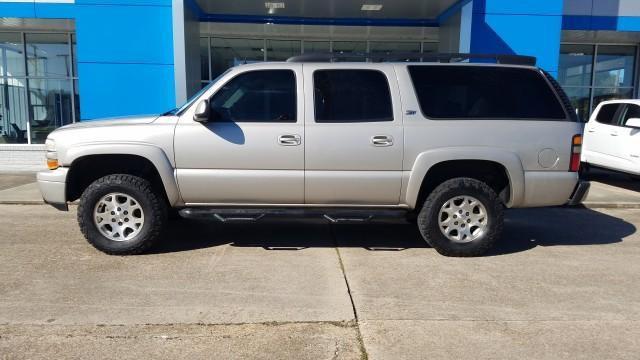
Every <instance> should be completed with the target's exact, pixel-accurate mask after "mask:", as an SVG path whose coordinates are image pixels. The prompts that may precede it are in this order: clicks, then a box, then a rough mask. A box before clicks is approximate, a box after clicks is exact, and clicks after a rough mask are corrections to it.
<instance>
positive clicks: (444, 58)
mask: <svg viewBox="0 0 640 360" xmlns="http://www.w3.org/2000/svg"><path fill="white" fill-rule="evenodd" d="M338 60H342V61H344V60H347V61H348V60H353V61H358V60H360V61H364V60H369V61H371V62H389V61H395V62H409V61H410V62H439V63H454V62H464V61H469V62H473V61H478V60H492V61H494V62H495V63H496V64H509V65H529V66H535V65H536V62H537V59H536V58H535V57H533V56H523V55H505V54H463V53H426V54H424V53H414V52H386V53H362V52H348V53H342V52H328V53H309V54H302V55H297V56H292V57H290V58H288V59H287V62H297V63H304V62H335V61H338ZM481 62H486V61H481Z"/></svg>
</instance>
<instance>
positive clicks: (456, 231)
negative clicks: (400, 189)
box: [418, 178, 503, 257]
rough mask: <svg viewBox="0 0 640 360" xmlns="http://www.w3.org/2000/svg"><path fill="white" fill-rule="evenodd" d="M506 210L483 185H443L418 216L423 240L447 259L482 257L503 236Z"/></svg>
mask: <svg viewBox="0 0 640 360" xmlns="http://www.w3.org/2000/svg"><path fill="white" fill-rule="evenodd" d="M502 225H503V206H502V203H501V201H500V199H499V198H498V196H497V195H496V193H495V191H493V189H491V188H490V187H489V186H488V185H487V184H485V183H484V182H482V181H479V180H476V179H472V178H455V179H451V180H447V181H445V182H443V183H442V184H440V185H439V186H438V187H436V188H435V190H433V192H432V193H431V194H430V195H429V196H428V197H427V199H426V201H425V202H424V205H423V207H422V210H421V211H420V213H419V214H418V227H419V229H420V233H421V234H422V237H423V238H424V239H425V241H427V243H429V245H431V246H432V247H433V248H434V249H436V251H438V252H439V253H440V254H442V255H445V256H458V257H468V256H479V255H482V254H484V253H485V252H486V251H487V250H489V249H490V248H491V247H492V246H493V244H494V243H495V242H496V240H498V238H499V237H500V235H501V233H502Z"/></svg>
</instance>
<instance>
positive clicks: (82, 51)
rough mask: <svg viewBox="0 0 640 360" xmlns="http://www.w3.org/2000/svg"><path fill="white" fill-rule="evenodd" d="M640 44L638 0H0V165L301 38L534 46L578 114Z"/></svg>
mask: <svg viewBox="0 0 640 360" xmlns="http://www.w3.org/2000/svg"><path fill="white" fill-rule="evenodd" d="M639 44H640V0H518V1H514V0H324V1H323V0H320V1H319V0H264V1H258V0H19V1H7V0H0V171H2V170H5V171H6V170H26V169H35V168H39V167H41V166H42V163H43V161H42V152H43V145H42V144H43V143H44V140H45V139H46V136H47V134H48V133H49V132H51V131H52V130H54V129H55V128H57V127H60V126H62V125H65V124H70V123H73V122H77V121H88V120H93V119H98V118H104V117H112V116H124V115H138V114H153V113H156V114H159V113H162V112H165V111H167V110H169V109H172V108H174V107H176V105H179V104H181V103H183V102H184V101H185V100H186V99H187V98H188V97H189V96H190V95H192V94H194V93H195V92H197V91H198V90H199V89H200V88H202V87H203V86H205V85H206V84H207V83H209V82H211V81H213V80H214V79H215V78H216V77H217V76H218V75H219V74H221V73H222V72H223V71H225V70H226V69H227V68H229V67H232V66H234V65H238V64H243V63H249V62H258V61H282V60H286V59H287V58H289V57H291V56H294V55H299V54H302V53H310V52H327V51H332V52H342V53H350V52H357V53H369V54H374V55H375V54H385V53H393V52H402V53H415V54H420V53H437V52H441V53H459V52H461V53H469V52H470V53H491V54H518V55H530V56H535V57H536V58H537V64H538V66H540V67H541V68H543V69H545V70H547V71H548V72H550V73H551V74H553V75H554V76H556V78H557V79H558V81H559V82H560V84H561V85H562V86H563V87H564V89H565V90H566V92H567V94H568V95H569V97H570V98H571V100H572V102H573V104H574V106H575V107H576V109H577V112H578V114H579V116H580V117H581V118H582V119H586V118H588V116H589V114H590V112H591V110H592V109H593V108H594V107H595V106H596V105H597V104H598V103H599V102H600V101H603V100H607V99H618V98H635V97H637V96H638V81H639V78H638V74H639V71H638V69H637V67H638V61H637V59H638V56H639V48H638V45H639ZM362 61H367V57H366V56H363V57H362Z"/></svg>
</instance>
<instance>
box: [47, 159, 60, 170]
mask: <svg viewBox="0 0 640 360" xmlns="http://www.w3.org/2000/svg"><path fill="white" fill-rule="evenodd" d="M47 167H48V168H49V170H55V169H57V168H58V167H59V165H58V160H57V159H47Z"/></svg>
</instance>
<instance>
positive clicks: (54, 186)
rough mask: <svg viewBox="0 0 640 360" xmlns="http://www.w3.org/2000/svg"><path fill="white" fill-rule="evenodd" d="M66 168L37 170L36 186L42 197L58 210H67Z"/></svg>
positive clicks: (67, 170)
mask: <svg viewBox="0 0 640 360" xmlns="http://www.w3.org/2000/svg"><path fill="white" fill-rule="evenodd" d="M68 172H69V169H68V168H62V167H61V168H58V169H56V170H45V171H40V172H38V176H37V178H38V188H39V189H40V193H41V194H42V199H43V200H44V202H46V203H47V204H50V205H51V206H53V207H55V208H56V209H58V210H63V211H67V210H69V207H68V205H67V194H66V189H67V182H66V181H67V173H68Z"/></svg>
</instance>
